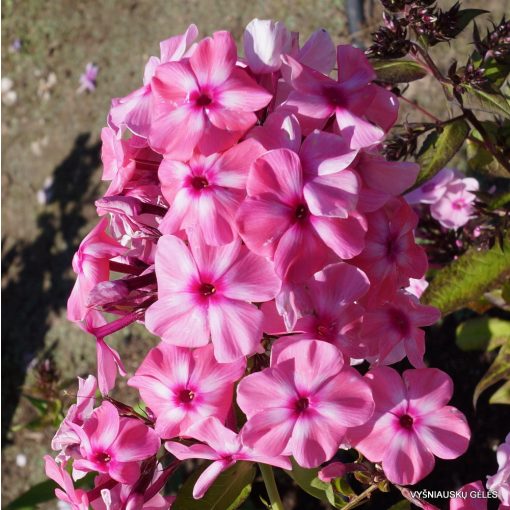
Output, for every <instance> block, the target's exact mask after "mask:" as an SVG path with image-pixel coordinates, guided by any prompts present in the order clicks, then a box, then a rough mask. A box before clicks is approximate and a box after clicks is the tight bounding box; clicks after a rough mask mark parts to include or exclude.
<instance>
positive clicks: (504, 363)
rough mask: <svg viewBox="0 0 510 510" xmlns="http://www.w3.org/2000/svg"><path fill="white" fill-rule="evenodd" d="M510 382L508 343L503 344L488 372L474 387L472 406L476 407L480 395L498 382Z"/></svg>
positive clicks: (509, 347) (509, 344)
mask: <svg viewBox="0 0 510 510" xmlns="http://www.w3.org/2000/svg"><path fill="white" fill-rule="evenodd" d="M508 380H510V342H507V343H506V344H504V345H503V346H502V347H501V349H500V350H499V352H498V355H497V356H496V359H495V360H494V361H493V363H492V365H491V366H490V367H489V370H487V372H486V373H485V375H484V376H483V377H482V379H481V380H480V382H479V383H478V384H477V385H476V388H475V392H474V394H473V406H475V407H476V403H477V402H478V398H479V397H480V395H481V394H482V393H483V392H484V391H485V390H486V389H487V388H489V387H490V386H492V385H493V384H496V383H498V382H500V381H508Z"/></svg>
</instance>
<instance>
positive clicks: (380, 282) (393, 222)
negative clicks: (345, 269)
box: [353, 199, 427, 299]
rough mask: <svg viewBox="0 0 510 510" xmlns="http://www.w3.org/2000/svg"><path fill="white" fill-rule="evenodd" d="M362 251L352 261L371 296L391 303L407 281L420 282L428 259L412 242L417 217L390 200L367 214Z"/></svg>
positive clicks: (397, 201) (403, 202) (421, 249)
mask: <svg viewBox="0 0 510 510" xmlns="http://www.w3.org/2000/svg"><path fill="white" fill-rule="evenodd" d="M367 221H368V232H367V235H366V238H365V249H364V250H363V252H362V253H361V254H360V255H359V256H358V257H356V258H355V259H354V260H353V263H354V264H356V265H357V266H358V267H360V268H361V269H363V271H364V272H365V273H366V274H367V275H368V278H369V279H370V283H371V293H372V294H373V295H382V296H385V297H386V298H388V299H390V298H391V295H392V294H393V293H394V292H395V291H396V290H397V289H398V288H400V287H407V286H408V285H409V278H421V277H422V276H423V275H424V274H425V271H426V270H427V256H426V254H425V251H424V249H423V248H421V247H420V246H418V245H417V244H416V242H415V240H414V233H413V232H414V229H415V228H416V225H417V223H418V216H417V215H416V214H415V213H414V212H413V210H412V209H411V207H409V205H407V203H406V202H405V201H404V200H403V199H391V200H390V201H389V202H388V203H387V204H386V206H385V207H384V208H383V209H380V210H378V211H376V212H373V213H370V214H367Z"/></svg>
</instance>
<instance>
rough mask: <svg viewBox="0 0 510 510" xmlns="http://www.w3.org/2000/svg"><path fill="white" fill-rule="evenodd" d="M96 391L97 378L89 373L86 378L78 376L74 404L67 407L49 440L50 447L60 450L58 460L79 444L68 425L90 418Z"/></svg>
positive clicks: (69, 453) (72, 451) (64, 459)
mask: <svg viewBox="0 0 510 510" xmlns="http://www.w3.org/2000/svg"><path fill="white" fill-rule="evenodd" d="M96 391H97V380H96V378H95V377H94V376H93V375H89V376H88V377H87V379H82V378H81V377H78V393H77V396H76V404H73V405H72V406H71V407H70V408H69V410H68V411H67V414H66V417H65V418H64V419H63V420H62V423H61V424H60V426H59V428H58V430H57V432H56V433H55V435H54V436H53V439H52V440H51V448H52V449H53V450H56V451H60V453H59V454H58V456H57V460H58V461H59V462H66V461H67V460H68V459H69V458H70V457H71V456H72V455H73V453H74V449H75V447H76V446H78V445H79V443H80V438H79V436H78V435H77V434H76V432H75V431H74V430H73V428H72V427H70V426H69V422H72V423H75V424H76V425H79V426H81V425H83V423H84V422H85V420H87V419H88V418H90V415H91V414H92V411H93V409H94V403H95V395H96Z"/></svg>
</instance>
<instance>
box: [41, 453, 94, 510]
mask: <svg viewBox="0 0 510 510" xmlns="http://www.w3.org/2000/svg"><path fill="white" fill-rule="evenodd" d="M44 469H45V472H46V476H47V477H48V478H51V479H52V480H53V481H54V482H55V483H57V485H60V487H62V489H64V490H61V489H55V496H57V498H58V499H59V500H60V501H64V502H65V503H67V504H68V505H70V506H71V508H72V510H88V509H89V500H88V498H87V494H86V493H85V491H84V490H82V489H75V488H74V484H73V480H72V478H71V475H70V474H69V473H68V472H67V471H66V469H65V468H64V467H63V466H62V465H61V464H57V463H56V462H55V460H54V459H53V458H52V457H51V456H50V455H45V456H44Z"/></svg>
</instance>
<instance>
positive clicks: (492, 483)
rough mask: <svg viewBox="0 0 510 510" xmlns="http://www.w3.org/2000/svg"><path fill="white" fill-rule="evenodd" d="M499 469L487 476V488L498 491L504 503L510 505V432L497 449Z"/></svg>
mask: <svg viewBox="0 0 510 510" xmlns="http://www.w3.org/2000/svg"><path fill="white" fill-rule="evenodd" d="M496 456H497V460H498V471H497V473H496V474H495V475H492V476H488V477H487V489H489V490H492V491H496V492H497V493H498V496H499V499H500V501H501V503H502V504H503V505H506V506H510V434H508V435H507V436H506V439H505V442H504V443H501V444H500V445H499V447H498V451H497V454H496Z"/></svg>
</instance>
